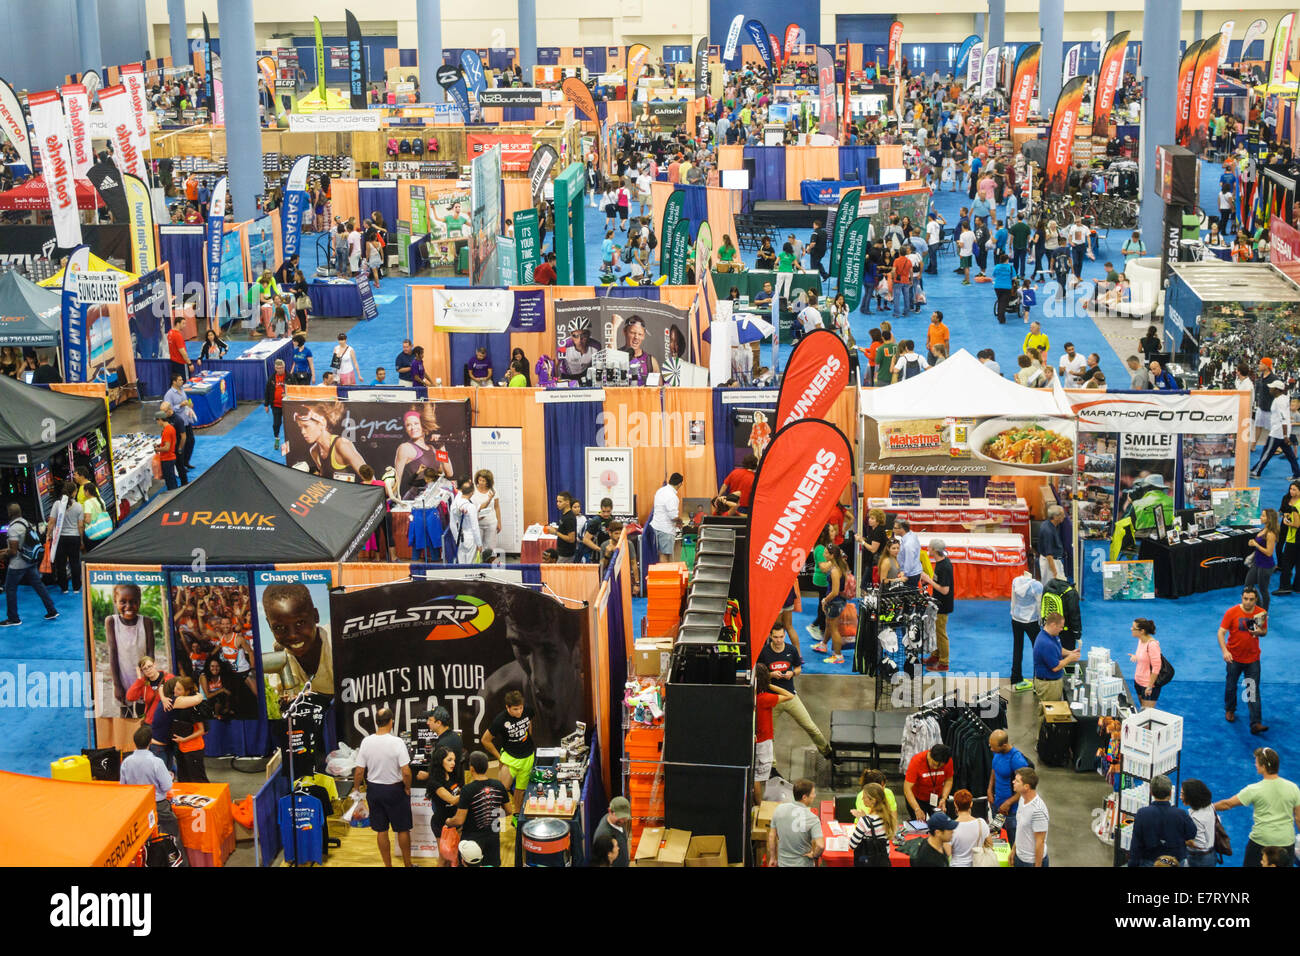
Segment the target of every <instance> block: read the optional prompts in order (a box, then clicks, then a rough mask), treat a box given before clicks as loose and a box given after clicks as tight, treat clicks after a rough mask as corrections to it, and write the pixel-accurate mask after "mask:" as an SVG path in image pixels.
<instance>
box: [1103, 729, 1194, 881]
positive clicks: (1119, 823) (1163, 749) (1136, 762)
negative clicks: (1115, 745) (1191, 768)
mask: <svg viewBox="0 0 1300 956" xmlns="http://www.w3.org/2000/svg"><path fill="white" fill-rule="evenodd" d="M1182 747H1183V718H1182V717H1179V716H1178V715H1177V714H1170V713H1167V712H1165V711H1162V710H1139V711H1137V712H1136V713H1134V714H1131V715H1130V716H1128V717H1126V718H1124V723H1123V725H1122V730H1121V736H1120V759H1119V770H1118V772H1116V774H1115V795H1116V799H1115V805H1114V813H1113V816H1112V818H1111V821H1112V826H1111V841H1112V844H1113V847H1114V858H1113V860H1114V865H1115V866H1123V865H1124V864H1125V863H1126V862H1127V855H1128V850H1129V847H1130V846H1131V845H1132V838H1133V818H1134V817H1135V816H1136V815H1137V812H1138V811H1139V810H1141V809H1142V808H1143V807H1145V806H1148V805H1149V804H1150V803H1151V780H1152V778H1153V777H1157V776H1160V775H1164V776H1166V777H1171V778H1172V782H1173V799H1174V805H1175V806H1177V805H1178V802H1179V798H1180V795H1181V792H1182V765H1181V764H1182Z"/></svg>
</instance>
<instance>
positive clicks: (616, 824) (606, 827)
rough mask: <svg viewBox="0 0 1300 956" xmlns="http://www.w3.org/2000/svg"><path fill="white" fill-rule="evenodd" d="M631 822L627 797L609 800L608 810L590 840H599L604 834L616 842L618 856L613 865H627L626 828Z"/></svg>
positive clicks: (630, 808) (630, 809) (630, 807)
mask: <svg viewBox="0 0 1300 956" xmlns="http://www.w3.org/2000/svg"><path fill="white" fill-rule="evenodd" d="M631 822H632V804H630V803H628V800H627V797H615V798H614V799H613V800H611V801H609V812H608V813H606V814H605V816H604V817H602V818H601V821H600V823H599V825H598V826H597V827H596V832H595V833H594V834H593V835H592V840H593V841H595V840H599V839H600V837H601V835H602V834H604V835H605V836H608V837H609V838H610V839H612V840H614V841H615V842H617V843H618V857H617V858H615V860H614V862H613V864H612V865H613V866H627V860H628V856H627V828H628V826H629V825H630V824H631Z"/></svg>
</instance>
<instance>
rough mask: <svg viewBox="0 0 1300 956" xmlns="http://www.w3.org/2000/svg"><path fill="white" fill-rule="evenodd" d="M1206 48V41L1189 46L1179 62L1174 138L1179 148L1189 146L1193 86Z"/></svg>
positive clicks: (1195, 41)
mask: <svg viewBox="0 0 1300 956" xmlns="http://www.w3.org/2000/svg"><path fill="white" fill-rule="evenodd" d="M1204 48H1205V41H1204V40H1193V41H1192V42H1191V43H1189V44H1187V49H1186V50H1184V51H1183V57H1182V59H1181V60H1179V61H1178V102H1177V105H1176V107H1175V109H1174V138H1175V139H1176V140H1177V142H1178V145H1179V146H1186V145H1187V128H1188V125H1189V123H1190V122H1191V118H1192V86H1193V84H1194V83H1195V82H1196V61H1197V60H1198V59H1199V58H1200V56H1201V50H1203V49H1204Z"/></svg>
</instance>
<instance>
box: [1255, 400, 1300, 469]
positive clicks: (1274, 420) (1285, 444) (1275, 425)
mask: <svg viewBox="0 0 1300 956" xmlns="http://www.w3.org/2000/svg"><path fill="white" fill-rule="evenodd" d="M1268 393H1269V395H1271V396H1272V399H1273V401H1272V403H1271V404H1270V405H1269V416H1268V444H1266V445H1265V446H1264V450H1263V451H1262V452H1260V455H1259V461H1258V462H1257V463H1256V464H1255V467H1254V468H1252V469H1251V470H1250V477H1252V478H1260V477H1262V476H1263V473H1264V466H1265V465H1267V464H1268V463H1269V462H1270V461H1272V459H1273V456H1274V455H1276V454H1277V453H1278V452H1279V451H1280V452H1281V453H1282V454H1284V455H1286V460H1287V462H1288V463H1289V464H1290V465H1291V478H1292V480H1295V479H1297V478H1300V463H1297V461H1296V456H1295V451H1294V450H1293V449H1292V448H1291V400H1290V399H1289V398H1287V395H1286V384H1285V383H1283V382H1282V381H1281V380H1279V379H1276V378H1275V379H1273V380H1272V381H1271V382H1269V383H1268Z"/></svg>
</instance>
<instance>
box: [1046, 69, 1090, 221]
mask: <svg viewBox="0 0 1300 956" xmlns="http://www.w3.org/2000/svg"><path fill="white" fill-rule="evenodd" d="M1087 82H1088V78H1087V77H1086V76H1076V77H1075V78H1074V79H1072V80H1071V81H1070V82H1069V83H1066V84H1065V86H1063V87H1061V95H1060V96H1059V97H1058V98H1057V100H1056V109H1054V110H1053V111H1052V132H1051V135H1050V136H1049V137H1048V139H1047V171H1046V172H1045V174H1044V176H1043V192H1044V194H1046V195H1049V196H1050V195H1062V194H1064V193H1065V191H1066V185H1067V177H1068V176H1069V172H1070V156H1071V154H1072V152H1073V150H1074V128H1075V127H1076V126H1077V125H1078V123H1079V107H1080V106H1082V104H1083V90H1084V87H1085V86H1087Z"/></svg>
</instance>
